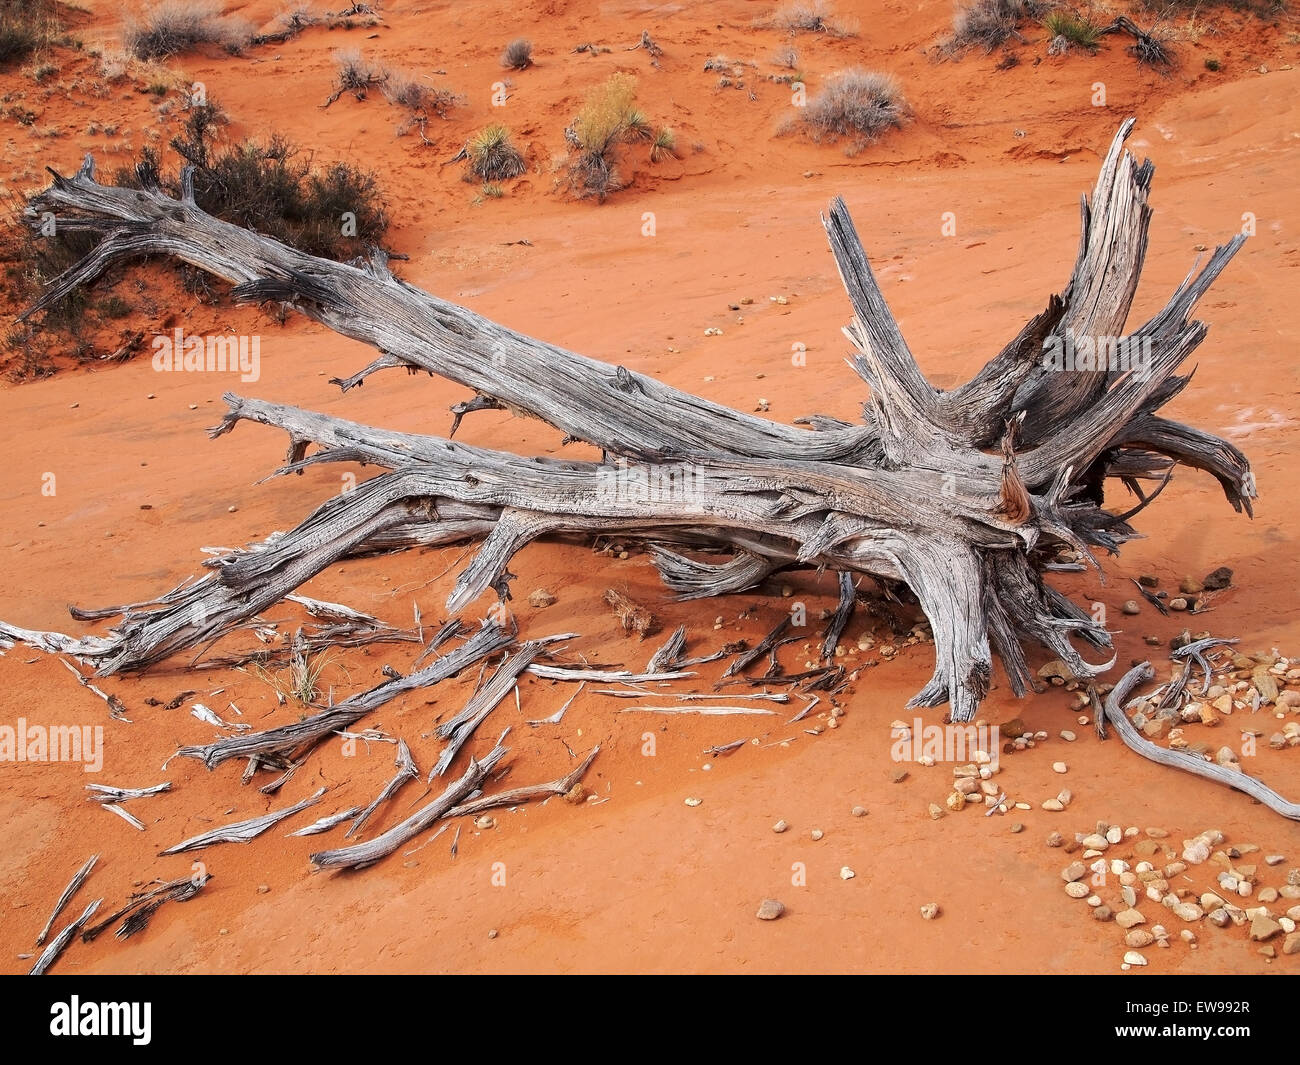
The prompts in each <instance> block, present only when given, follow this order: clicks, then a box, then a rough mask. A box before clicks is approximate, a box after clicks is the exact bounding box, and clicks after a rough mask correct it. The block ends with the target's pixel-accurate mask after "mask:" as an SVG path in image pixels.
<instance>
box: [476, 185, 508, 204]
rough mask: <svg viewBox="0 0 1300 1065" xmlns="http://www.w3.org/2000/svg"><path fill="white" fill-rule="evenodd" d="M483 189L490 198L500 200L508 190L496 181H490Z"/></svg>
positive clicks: (484, 193)
mask: <svg viewBox="0 0 1300 1065" xmlns="http://www.w3.org/2000/svg"><path fill="white" fill-rule="evenodd" d="M481 191H482V193H483V195H484V196H486V197H487V198H488V199H489V200H499V199H501V197H502V196H504V195H505V194H506V190H505V189H503V188H502V187H501V186H500V185H497V184H495V183H494V182H488V183H487V184H486V185H484V186H483V188H482V190H481Z"/></svg>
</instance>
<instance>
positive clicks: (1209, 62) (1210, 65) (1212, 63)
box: [1205, 57, 1222, 71]
mask: <svg viewBox="0 0 1300 1065" xmlns="http://www.w3.org/2000/svg"><path fill="white" fill-rule="evenodd" d="M1221 67H1222V64H1221V63H1220V62H1219V61H1218V60H1217V59H1215V58H1213V57H1211V58H1209V59H1206V61H1205V69H1206V70H1209V71H1218V70H1219V69H1220V68H1221Z"/></svg>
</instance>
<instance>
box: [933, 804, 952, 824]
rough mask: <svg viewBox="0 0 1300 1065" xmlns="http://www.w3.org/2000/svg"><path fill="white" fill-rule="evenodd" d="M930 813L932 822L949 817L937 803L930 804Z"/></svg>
mask: <svg viewBox="0 0 1300 1065" xmlns="http://www.w3.org/2000/svg"><path fill="white" fill-rule="evenodd" d="M929 811H930V820H931V821H938V820H939V818H941V817H947V816H948V814H947V811H946V810H944V808H943V807H942V806H940V805H939V804H938V803H935V802H932V803H930V807H929Z"/></svg>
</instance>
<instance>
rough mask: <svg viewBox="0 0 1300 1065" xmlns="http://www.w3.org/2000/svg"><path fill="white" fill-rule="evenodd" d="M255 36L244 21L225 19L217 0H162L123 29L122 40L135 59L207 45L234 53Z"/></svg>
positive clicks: (186, 50)
mask: <svg viewBox="0 0 1300 1065" xmlns="http://www.w3.org/2000/svg"><path fill="white" fill-rule="evenodd" d="M252 36H253V34H252V30H251V29H250V28H249V26H248V25H246V24H245V23H243V22H239V21H237V20H234V19H228V18H223V17H222V15H221V8H220V7H219V6H218V5H217V4H216V3H215V2H214V0H160V2H159V3H157V4H155V5H154V6H153V7H150V8H148V9H146V10H145V12H144V14H143V15H141V16H140V17H139V18H131V19H128V20H127V21H126V23H125V24H124V26H123V29H122V42H123V44H124V46H125V47H126V50H127V52H128V53H129V54H131V55H133V56H134V57H135V58H136V59H166V58H168V57H169V56H173V55H177V54H179V53H180V52H188V51H190V50H191V49H193V48H197V47H198V46H199V45H204V44H212V45H218V46H220V47H221V48H224V49H225V50H226V51H227V52H230V53H232V54H235V53H238V52H239V51H240V50H242V49H243V47H244V46H245V45H246V44H248V42H249V41H250V40H251V39H252Z"/></svg>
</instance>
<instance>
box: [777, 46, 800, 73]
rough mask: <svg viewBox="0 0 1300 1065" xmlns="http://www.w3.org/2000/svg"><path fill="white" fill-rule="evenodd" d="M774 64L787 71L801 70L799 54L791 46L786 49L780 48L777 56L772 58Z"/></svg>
mask: <svg viewBox="0 0 1300 1065" xmlns="http://www.w3.org/2000/svg"><path fill="white" fill-rule="evenodd" d="M772 62H773V63H775V64H776V65H777V66H778V67H785V69H786V70H797V69H798V68H799V53H798V52H796V51H795V50H794V48H792V47H791V46H790V45H788V44H787V45H786V46H785V47H784V48H778V49H777V51H776V55H774V56H772Z"/></svg>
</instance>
